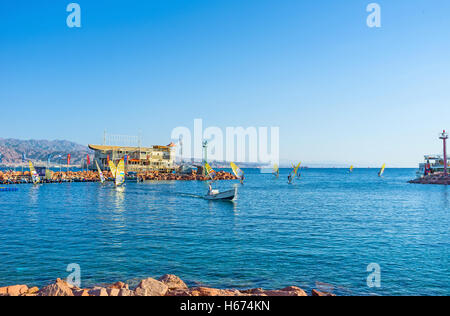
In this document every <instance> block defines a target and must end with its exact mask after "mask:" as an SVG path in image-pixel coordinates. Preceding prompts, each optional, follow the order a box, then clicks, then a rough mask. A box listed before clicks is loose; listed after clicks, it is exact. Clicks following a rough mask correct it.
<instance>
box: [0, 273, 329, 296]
mask: <svg viewBox="0 0 450 316" xmlns="http://www.w3.org/2000/svg"><path fill="white" fill-rule="evenodd" d="M0 296H269V297H272V296H308V295H307V294H306V292H305V291H303V290H302V289H301V288H298V287H296V286H290V287H286V288H284V289H281V290H264V289H260V288H258V289H249V290H235V289H228V290H223V289H214V288H208V287H193V288H189V287H188V286H187V285H186V283H184V282H183V280H181V279H180V278H179V277H177V276H175V275H171V274H166V275H163V276H162V277H160V278H159V279H158V280H156V279H153V278H148V279H144V280H142V281H141V282H140V283H139V285H138V286H137V287H136V288H135V289H134V290H131V289H130V288H129V286H128V284H125V283H123V282H117V283H114V284H111V285H105V286H96V287H94V288H91V289H82V288H78V287H76V286H73V285H71V284H69V283H67V282H66V281H64V280H61V279H57V280H56V281H55V282H54V283H53V284H50V285H47V286H45V287H43V288H42V289H38V288H37V287H32V288H29V287H28V286H27V285H14V286H7V287H0ZM311 296H334V295H333V294H331V293H323V292H319V291H317V290H313V291H312V293H311Z"/></svg>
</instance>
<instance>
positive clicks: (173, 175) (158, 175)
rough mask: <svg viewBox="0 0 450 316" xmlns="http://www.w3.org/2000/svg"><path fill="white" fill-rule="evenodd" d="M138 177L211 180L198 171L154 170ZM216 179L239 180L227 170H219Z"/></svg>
mask: <svg viewBox="0 0 450 316" xmlns="http://www.w3.org/2000/svg"><path fill="white" fill-rule="evenodd" d="M138 178H139V179H140V180H141V181H146V180H149V181H208V180H211V179H210V177H209V176H204V175H201V174H197V173H196V172H192V173H191V174H179V173H171V174H167V173H159V172H157V171H154V172H146V173H140V174H138ZM214 180H237V177H236V176H235V175H233V174H231V173H229V172H226V171H218V172H217V173H216V176H215V177H214Z"/></svg>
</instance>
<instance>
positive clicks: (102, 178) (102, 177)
mask: <svg viewBox="0 0 450 316" xmlns="http://www.w3.org/2000/svg"><path fill="white" fill-rule="evenodd" d="M95 164H96V165H97V170H98V176H99V177H100V181H101V182H102V183H105V176H104V175H103V172H102V170H101V169H100V166H99V165H98V162H97V160H96V161H95Z"/></svg>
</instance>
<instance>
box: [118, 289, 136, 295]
mask: <svg viewBox="0 0 450 316" xmlns="http://www.w3.org/2000/svg"><path fill="white" fill-rule="evenodd" d="M117 296H134V292H133V291H130V290H129V289H120V290H119V294H118V295H117Z"/></svg>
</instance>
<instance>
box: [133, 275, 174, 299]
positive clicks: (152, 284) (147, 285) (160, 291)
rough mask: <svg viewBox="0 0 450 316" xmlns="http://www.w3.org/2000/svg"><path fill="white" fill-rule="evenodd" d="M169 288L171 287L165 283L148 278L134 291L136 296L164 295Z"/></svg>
mask: <svg viewBox="0 0 450 316" xmlns="http://www.w3.org/2000/svg"><path fill="white" fill-rule="evenodd" d="M168 290H169V287H168V286H167V285H165V284H164V283H162V282H160V281H158V280H155V279H152V278H148V279H145V280H142V281H141V283H139V285H138V287H137V288H136V290H135V291H134V292H135V294H136V296H164V295H166V293H167V291H168Z"/></svg>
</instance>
